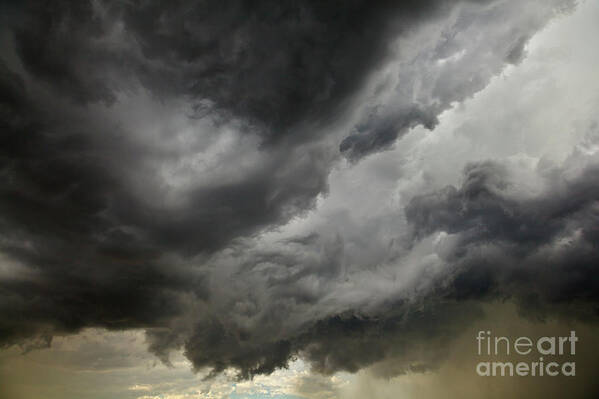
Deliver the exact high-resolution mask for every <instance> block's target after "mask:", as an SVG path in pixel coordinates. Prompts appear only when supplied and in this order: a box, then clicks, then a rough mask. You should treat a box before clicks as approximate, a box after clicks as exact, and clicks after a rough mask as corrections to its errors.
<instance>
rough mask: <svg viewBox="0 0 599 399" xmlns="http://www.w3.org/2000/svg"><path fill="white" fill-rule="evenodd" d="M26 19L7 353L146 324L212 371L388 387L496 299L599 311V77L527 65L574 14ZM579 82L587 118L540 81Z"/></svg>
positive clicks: (0, 151)
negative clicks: (543, 39)
mask: <svg viewBox="0 0 599 399" xmlns="http://www.w3.org/2000/svg"><path fill="white" fill-rule="evenodd" d="M2 7H3V10H4V11H5V12H3V15H4V16H3V17H2V21H3V22H5V23H3V24H2V26H3V27H2V34H1V36H0V43H1V44H2V57H1V58H0V102H1V104H0V124H1V125H0V128H1V133H0V143H1V145H0V175H1V176H2V182H3V184H2V187H1V188H0V226H1V230H0V263H1V264H0V314H2V316H3V317H1V318H0V345H3V346H10V345H13V344H20V345H22V346H23V347H24V348H26V349H33V348H36V347H42V346H47V345H49V344H50V343H51V341H52V337H55V336H64V335H67V334H72V333H77V332H80V331H82V330H83V329H85V328H88V327H94V328H106V329H111V330H130V329H143V330H145V334H146V343H147V345H148V348H149V350H150V351H151V352H152V353H153V354H155V355H157V356H158V357H159V358H160V359H161V360H162V361H163V362H164V363H165V364H169V362H170V361H172V359H170V357H169V356H170V354H171V353H172V352H176V351H183V353H184V355H185V356H186V357H187V359H188V360H189V361H190V362H191V366H192V367H193V368H195V369H196V370H203V371H205V370H208V371H207V373H208V375H209V376H212V377H213V378H216V377H215V376H217V375H218V374H219V373H229V372H231V370H235V372H236V373H237V375H238V376H239V377H240V378H242V379H247V378H250V377H256V376H259V375H265V374H270V373H273V372H275V371H276V370H278V369H281V368H285V367H286V366H288V365H289V362H290V360H292V359H296V358H298V357H299V358H301V359H303V361H305V362H306V364H308V365H310V367H312V369H313V370H315V371H316V372H318V373H320V374H323V375H325V376H330V375H332V374H334V373H336V372H339V371H347V372H352V373H353V372H358V371H359V370H361V369H363V368H366V367H374V369H376V367H377V365H379V366H380V365H381V364H386V365H388V366H389V367H388V368H387V369H386V371H385V372H381V371H380V369H379V371H378V372H377V373H378V374H383V375H385V376H387V377H389V376H394V375H401V374H406V373H412V372H425V371H431V370H438V369H439V367H441V366H442V364H443V361H444V360H445V359H447V357H448V356H449V351H448V348H449V346H450V343H451V342H453V341H454V340H455V339H456V338H457V337H459V336H460V334H462V333H463V331H464V329H465V328H468V326H470V325H472V323H474V322H475V321H476V320H477V319H478V318H479V317H481V315H482V314H483V313H482V309H483V307H484V305H483V304H484V303H487V302H489V301H494V300H497V299H501V300H511V301H514V302H516V303H517V304H519V305H520V307H519V310H520V311H521V312H522V313H523V314H526V315H528V316H530V317H532V318H536V319H539V318H543V317H545V316H546V315H548V314H558V313H559V314H564V315H566V314H567V315H570V316H575V317H577V318H578V319H583V318H587V319H593V318H595V317H596V311H595V310H594V309H595V308H596V303H597V294H596V292H597V279H596V277H594V276H595V273H594V267H595V265H596V264H597V260H598V259H597V253H598V252H597V249H598V248H597V242H598V241H597V239H598V238H599V233H598V230H597V225H598V224H599V223H598V222H599V220H598V215H599V213H598V212H599V208H597V199H598V198H599V192H598V191H597V190H598V189H597V188H596V184H595V182H596V180H597V178H598V177H599V176H598V173H599V169H597V165H598V164H599V162H598V161H599V160H598V159H597V151H596V147H597V143H598V141H597V134H596V130H597V128H596V121H595V120H594V119H593V118H594V117H593V116H592V113H590V112H587V111H588V109H593V107H592V106H589V105H588V104H590V103H592V102H593V101H596V102H597V103H599V101H597V100H598V99H597V98H596V92H595V91H594V86H593V85H592V84H591V83H588V81H587V80H586V77H588V76H589V75H590V74H592V71H588V70H585V69H583V70H581V71H577V72H581V73H580V74H578V73H572V71H569V70H567V68H565V67H559V65H558V67H556V68H553V66H554V64H552V63H551V62H553V61H551V62H550V61H544V62H547V63H550V65H551V67H547V69H551V71H548V70H545V69H542V68H541V67H539V66H538V65H539V63H540V62H539V61H538V58H537V59H535V60H533V62H532V64H531V65H532V66H531V65H528V66H527V65H524V64H526V55H527V52H528V48H527V46H528V44H529V43H531V41H534V38H535V35H536V34H537V33H538V32H539V31H540V30H542V29H543V28H544V27H546V26H547V25H548V24H550V23H551V21H556V20H557V19H558V18H563V19H567V18H570V17H568V16H565V15H566V14H568V13H570V12H573V11H574V9H575V7H574V4H573V3H572V2H571V1H557V0H555V1H554V0H552V1H540V0H539V1H536V0H528V1H524V2H514V1H507V0H494V1H492V0H489V1H459V2H451V3H450V2H444V1H425V2H422V1H420V2H415V1H406V2H376V4H372V2H362V1H351V2H326V3H322V2H317V1H314V2H313V1H294V2H291V1H289V2H287V1H283V2H275V1H272V2H271V1H264V2H257V3H256V2H244V1H226V2H224V3H223V2H220V3H212V2H193V1H176V2H171V3H169V4H166V3H163V2H154V1H143V2H142V1H140V2H135V1H134V2H104V1H90V2H70V1H61V2H56V3H44V2H42V3H40V2H31V3H28V4H25V5H10V4H7V5H3V6H2ZM579 7H580V6H579ZM587 7H589V6H587ZM577 15H578V14H577ZM584 26H588V21H587V25H584ZM570 29H574V28H570ZM589 29H591V28H589ZM564 40H565V39H564ZM573 48H574V47H573ZM547 51H549V50H547ZM572 51H574V52H575V57H578V58H576V60H577V61H578V62H579V63H580V64H585V65H586V63H584V62H582V61H580V60H581V59H583V58H584V57H588V56H589V55H588V53H589V52H588V49H587V48H575V49H574V50H572ZM558 53H559V51H558V52H557V53H555V54H558ZM547 54H548V53H545V55H544V56H545V57H546V59H547V57H549V58H550V55H551V54H554V53H551V54H549V55H547ZM555 54H554V55H555ZM591 54H593V53H592V52H591ZM539 57H540V56H539ZM556 57H558V58H559V54H558V56H556ZM584 59H585V60H586V58H584ZM555 64H558V62H557V61H556V62H555ZM589 64H592V63H589ZM518 68H522V69H518ZM560 68H561V69H560ZM553 69H555V70H556V71H561V72H560V73H562V75H557V74H558V72H554V71H553ZM519 70H520V71H522V72H521V75H518V73H517V71H519ZM505 71H508V72H505ZM563 71H566V72H563ZM552 73H554V74H556V75H551V74H552ZM510 74H512V75H510ZM565 75H568V76H574V75H580V81H578V80H576V79H575V77H571V78H570V79H572V80H567V81H566V82H567V83H572V85H573V87H574V86H575V87H576V88H577V90H578V92H579V93H578V94H577V95H578V96H579V97H578V98H580V99H581V102H583V103H584V104H582V105H580V106H576V105H573V106H572V108H575V109H572V110H570V109H566V108H568V107H569V106H567V104H566V103H565V102H566V100H563V96H561V95H562V94H564V93H566V94H568V93H569V92H568V91H567V90H566V89H563V88H560V87H559V85H557V84H556V85H555V86H556V87H554V86H552V85H551V84H549V83H551V82H549V83H548V81H542V82H541V83H542V84H541V83H538V81H537V80H535V79H540V78H538V76H549V78H547V79H550V78H555V79H556V81H558V82H560V80H559V79H565V78H564V76H565ZM501 79H503V80H505V81H506V83H501ZM510 79H511V80H510ZM574 81H575V82H574ZM498 82H500V83H498ZM585 82H586V83H585ZM574 83H576V85H574ZM502 85H503V86H502ZM564 85H567V84H564ZM498 87H499V88H498ZM539 87H541V88H539ZM520 89H521V90H520ZM485 90H486V91H485ZM501 90H504V92H501ZM527 90H528V91H527ZM537 91H538V92H539V93H541V94H538V96H539V97H541V96H542V97H543V99H542V101H541V100H540V99H539V98H537V97H535V95H537V94H536V93H537ZM497 92H499V94H496V93H497ZM487 93H491V94H487ZM492 93H495V94H494V95H493V94H492ZM506 93H507V94H506ZM531 93H532V94H531ZM593 93H595V94H593ZM485 96H486V97H485ZM585 96H586V97H585ZM497 98H500V100H497ZM506 98H509V99H508V100H507V101H506V100H505V99H506ZM493 101H495V102H493ZM561 101H564V102H561ZM506 102H507V103H508V104H505V103H506ZM531 104H532V105H531ZM469 107H470V108H469ZM523 107H529V108H526V109H527V116H526V117H524V116H522V115H521V109H522V108H523ZM543 107H546V109H548V110H551V112H550V113H554V111H555V110H561V111H562V113H560V118H561V119H560V120H563V121H561V123H563V125H559V127H560V128H568V129H571V130H572V131H574V132H575V133H573V134H568V133H567V132H562V133H560V134H558V133H556V132H555V131H551V130H549V129H551V126H544V125H543V124H542V123H541V122H539V120H542V119H543V120H544V118H546V113H543V112H542V111H543V110H542V109H541V108H543ZM452 118H453V119H452ZM460 118H461V119H460ZM489 120H491V121H492V123H491V124H492V125H493V126H492V129H491V128H490V127H489V126H488V125H489V124H490V123H489ZM580 120H584V123H582V122H579V121H580ZM564 121H565V122H564ZM566 123H570V125H567V124H566ZM577 123H578V125H576V124H577ZM553 124H554V125H555V124H557V122H555V123H553ZM583 125H584V126H583ZM539 126H542V127H546V128H547V129H548V130H547V131H549V132H550V133H551V134H550V135H551V137H554V138H555V140H554V141H552V142H550V143H548V144H546V147H543V148H542V150H541V149H539V148H541V146H540V144H539V143H541V142H545V141H547V140H545V135H546V134H549V133H545V132H544V131H542V129H541V128H539ZM581 126H582V127H581ZM556 129H557V128H556ZM426 130H433V132H431V133H425V131H426ZM491 130H492V131H491ZM523 131H527V132H529V136H527V137H523V136H524V134H523ZM499 136H501V137H505V140H503V139H498V137H499ZM398 139H401V140H402V141H401V143H400V145H398V146H397V147H395V148H393V144H394V143H395V142H396V141H397V140H398ZM522 143H524V144H522ZM544 145H545V144H544ZM527 147H528V148H527ZM530 148H533V149H532V150H531V149H530ZM383 150H384V151H383ZM547 154H549V155H547ZM555 154H559V156H557V155H555ZM367 155H370V156H367ZM560 157H561V158H560ZM462 171H463V172H462ZM460 174H461V175H460ZM381 362H382V363H381ZM314 378H315V379H316V380H318V381H321V380H320V379H326V378H329V377H314ZM331 378H332V377H331ZM308 379H309V378H308V377H306V381H307V380H308ZM327 381H328V380H327ZM314 383H315V384H316V382H314ZM323 384H324V383H323ZM324 385H326V384H324ZM324 385H323V387H322V389H321V390H318V392H319V393H318V395H321V394H322V395H325V396H326V395H333V394H334V393H335V392H337V391H336V389H337V388H335V389H333V388H331V389H329V388H327V387H326V386H324ZM304 388H305V387H304ZM303 391H306V392H307V391H309V390H307V389H303ZM322 392H325V393H322ZM327 392H328V393H327ZM314 395H317V394H316V393H315V394H314ZM322 395H321V396H322Z"/></svg>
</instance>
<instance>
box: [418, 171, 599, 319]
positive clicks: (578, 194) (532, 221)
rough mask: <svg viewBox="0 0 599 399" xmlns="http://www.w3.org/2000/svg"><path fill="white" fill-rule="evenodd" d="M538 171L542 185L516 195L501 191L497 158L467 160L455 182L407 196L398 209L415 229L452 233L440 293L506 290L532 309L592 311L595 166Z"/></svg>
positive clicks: (509, 181)
mask: <svg viewBox="0 0 599 399" xmlns="http://www.w3.org/2000/svg"><path fill="white" fill-rule="evenodd" d="M543 173H544V174H546V175H545V179H546V180H547V181H548V188H547V189H546V191H544V192H542V193H540V194H538V195H535V196H533V197H531V198H518V197H515V196H513V195H511V194H510V193H509V191H510V187H511V186H513V185H514V184H515V181H514V177H513V176H512V175H511V173H509V172H508V171H507V170H506V169H505V167H504V166H502V165H501V164H498V163H495V162H484V163H479V164H472V165H469V166H468V167H467V168H466V169H465V171H464V182H463V184H462V186H461V187H459V188H455V187H453V186H448V187H446V188H444V189H442V190H440V191H437V192H435V193H431V194H427V195H421V196H417V197H415V198H414V199H413V200H412V201H411V203H410V205H409V206H408V207H407V208H406V216H407V218H408V221H409V222H410V223H411V224H412V225H413V226H414V231H415V234H416V236H420V235H427V234H431V233H433V232H437V231H443V232H446V233H449V234H452V235H456V237H457V239H456V243H455V244H454V245H453V246H452V247H451V248H450V249H448V250H447V251H445V252H444V253H443V256H444V257H445V259H446V261H447V262H448V263H450V264H454V265H456V266H457V267H456V272H455V275H453V276H452V277H451V281H452V282H451V284H452V289H451V290H449V291H448V292H445V294H444V295H449V296H450V297H453V298H458V299H490V298H511V299H515V300H517V301H519V302H520V303H521V304H522V305H523V306H524V308H523V310H524V311H530V312H531V315H532V316H535V313H537V312H538V314H536V316H537V317H543V312H544V311H545V310H548V309H551V306H552V305H565V306H567V305H571V304H579V305H580V307H579V310H580V311H581V312H583V315H584V316H585V317H586V316H591V317H596V316H597V314H596V306H597V300H598V299H599V298H598V297H597V292H599V279H598V278H597V276H596V272H595V267H596V265H597V262H598V261H599V258H598V254H599V252H598V251H597V250H598V247H597V243H598V242H599V241H597V238H598V235H597V234H598V227H597V226H599V208H598V204H599V189H598V188H597V185H596V183H595V182H596V181H597V179H598V178H599V169H598V168H597V167H596V166H593V165H589V166H586V167H584V168H583V170H582V171H581V172H580V173H579V174H578V175H577V176H575V177H574V178H572V176H568V172H566V171H564V170H560V169H559V168H550V169H549V170H547V171H544V172H543ZM585 303H586V304H587V305H590V306H587V305H585ZM535 307H538V308H537V309H535ZM545 308H547V309H545ZM593 309H595V310H593ZM570 311H572V310H570ZM585 312H589V313H590V314H584V313H585Z"/></svg>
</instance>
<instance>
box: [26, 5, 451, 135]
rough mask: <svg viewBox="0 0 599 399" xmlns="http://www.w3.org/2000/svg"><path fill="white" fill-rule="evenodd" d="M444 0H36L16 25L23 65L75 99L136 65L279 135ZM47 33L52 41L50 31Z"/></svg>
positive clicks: (330, 107)
mask: <svg viewBox="0 0 599 399" xmlns="http://www.w3.org/2000/svg"><path fill="white" fill-rule="evenodd" d="M448 8H449V6H448V4H446V3H445V2H442V1H435V0H427V1H419V2H416V1H402V2H394V1H377V2H375V3H372V2H366V1H350V2H347V1H332V2H319V1H261V2H252V1H238V0H231V1H225V2H222V1H221V2H194V1H175V2H170V3H169V4H168V5H167V4H165V3H164V2H159V1H149V2H147V1H144V2H126V3H125V2H122V3H118V2H112V3H107V4H104V3H103V2H97V3H92V2H69V1H61V2H58V3H56V2H53V3H44V2H34V3H32V5H30V7H29V9H28V12H27V17H26V18H24V20H23V23H22V25H21V26H20V27H18V28H17V32H16V47H17V51H18V53H19V55H20V56H21V59H22V60H23V62H24V65H25V68H26V69H27V70H28V71H30V72H31V73H33V74H35V75H36V76H37V77H39V78H42V79H44V80H45V81H46V82H47V83H48V84H50V85H52V86H54V87H56V88H57V89H59V90H60V92H61V93H63V94H64V95H67V96H70V97H71V98H73V99H74V100H75V101H83V102H94V101H103V102H106V103H111V102H113V101H114V100H115V96H116V93H117V92H118V91H119V89H122V87H120V85H121V83H120V82H119V81H118V79H119V75H123V74H125V75H130V76H133V77H135V78H136V79H139V80H140V81H141V83H142V84H143V85H144V86H146V87H148V88H151V89H152V90H153V91H155V92H156V93H157V94H158V95H161V96H165V95H167V96H168V95H173V96H180V95H183V94H185V95H190V96H192V97H194V98H195V99H197V100H198V105H197V106H198V111H201V110H202V109H204V108H205V107H207V106H208V107H214V108H216V109H217V110H220V111H221V112H224V113H225V114H230V113H232V114H234V115H237V116H241V117H244V118H248V119H249V120H250V121H251V122H252V123H256V124H258V125H260V126H261V127H263V131H262V132H263V134H264V135H266V136H267V138H269V139H275V138H276V137H278V136H284V135H287V134H289V133H291V131H292V128H293V126H294V125H295V124H297V123H299V122H302V121H304V119H305V118H309V119H310V120H312V121H314V120H323V119H330V118H331V115H333V114H334V113H335V111H340V110H341V109H342V108H341V106H342V105H343V104H344V103H345V102H346V100H348V97H349V95H351V94H352V93H353V92H354V91H355V90H356V89H358V88H359V87H360V85H361V84H362V83H363V81H364V79H365V78H366V77H367V76H368V75H369V73H370V71H371V69H372V67H373V66H376V65H377V64H380V63H381V61H382V59H383V58H384V57H385V56H386V54H387V46H388V45H389V40H390V39H391V38H392V37H394V36H396V35H397V34H399V33H401V32H402V31H407V30H409V29H410V28H411V27H413V26H415V25H417V24H418V23H421V22H422V21H427V20H430V19H432V18H434V17H435V15H436V14H437V13H439V12H441V11H442V10H447V9H448ZM40 37H43V38H44V40H40Z"/></svg>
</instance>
